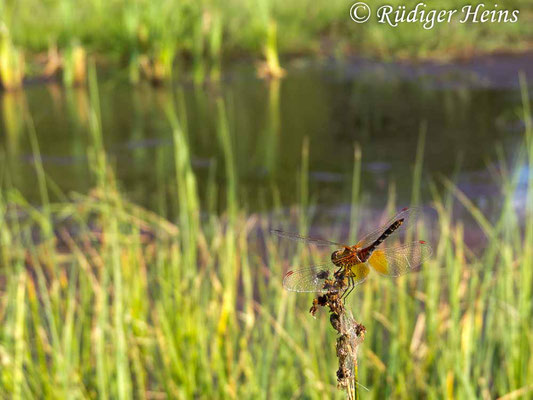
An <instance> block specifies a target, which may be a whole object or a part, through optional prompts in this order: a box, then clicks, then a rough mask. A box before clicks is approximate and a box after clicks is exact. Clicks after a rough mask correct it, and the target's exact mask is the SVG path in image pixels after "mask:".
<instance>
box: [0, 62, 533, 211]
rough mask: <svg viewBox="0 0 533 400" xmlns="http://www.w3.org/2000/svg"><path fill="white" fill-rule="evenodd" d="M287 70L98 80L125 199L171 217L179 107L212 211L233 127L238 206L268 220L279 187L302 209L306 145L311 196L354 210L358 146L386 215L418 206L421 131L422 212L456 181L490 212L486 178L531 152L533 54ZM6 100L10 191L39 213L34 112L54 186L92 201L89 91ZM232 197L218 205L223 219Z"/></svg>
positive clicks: (34, 90) (373, 199)
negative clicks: (388, 208)
mask: <svg viewBox="0 0 533 400" xmlns="http://www.w3.org/2000/svg"><path fill="white" fill-rule="evenodd" d="M286 67H287V71H288V74H287V76H286V77H285V78H284V79H282V80H281V81H264V80H260V79H258V78H256V74H255V70H254V68H253V66H251V65H250V64H248V63H244V62H242V63H237V64H235V65H232V66H231V67H228V68H226V70H227V71H228V72H227V73H226V74H225V75H224V77H223V80H222V82H221V83H220V84H218V85H207V86H195V85H193V84H191V83H188V82H187V80H186V79H184V80H183V82H182V81H181V80H180V79H177V81H178V82H177V83H175V84H174V85H172V86H170V87H157V88H155V87H151V86H149V85H147V84H145V85H140V86H136V87H134V86H131V85H129V84H128V83H127V82H126V80H125V78H124V76H122V75H113V74H110V73H109V72H106V71H99V75H98V77H99V94H100V107H101V118H102V130H103V135H104V142H105V148H106V150H107V152H108V154H109V159H110V161H111V163H112V165H113V166H114V169H115V172H116V174H117V176H118V178H119V181H120V183H121V188H122V189H123V190H124V191H125V192H126V193H127V195H128V197H129V198H130V199H131V200H133V201H135V202H137V203H140V204H143V205H145V206H147V207H149V208H151V209H155V210H158V207H160V206H159V205H158V204H159V200H158V199H160V196H161V195H164V197H165V198H166V199H168V200H169V201H172V196H173V193H174V191H173V189H172V188H168V187H166V185H165V183H166V182H170V181H172V180H173V176H174V160H173V154H174V148H173V141H172V131H171V129H170V124H169V122H168V118H167V112H166V110H167V109H168V108H173V109H174V110H175V111H176V113H177V115H178V118H179V119H180V122H181V124H182V126H184V128H185V130H186V132H187V135H188V140H189V146H190V154H191V157H192V162H193V167H194V170H195V171H196V172H197V176H198V182H199V187H200V192H201V196H202V199H203V201H206V202H207V199H206V196H207V192H208V191H207V189H206V182H207V181H208V177H209V176H212V177H213V179H214V180H215V181H216V182H217V183H218V184H219V187H220V188H221V190H220V191H219V192H220V193H224V190H223V188H224V185H225V184H226V181H225V179H226V174H225V171H224V166H225V162H226V160H227V148H226V150H225V149H224V146H223V143H222V141H221V139H220V135H219V134H218V132H219V129H220V126H221V120H224V119H225V120H226V121H227V124H228V128H229V132H230V136H231V145H230V146H231V153H232V157H233V160H234V164H235V169H236V174H237V176H238V190H239V193H240V196H239V201H240V203H241V205H242V206H244V207H246V208H247V210H249V211H257V210H262V209H263V208H264V207H267V208H268V202H267V204H266V205H265V201H264V199H265V198H270V199H271V195H270V197H268V196H269V194H268V193H269V192H270V191H271V188H272V187H276V186H277V187H278V188H279V189H280V190H279V197H280V201H281V203H282V205H284V206H290V205H292V204H296V203H297V202H298V189H297V188H298V180H299V178H298V171H299V169H300V167H301V162H302V156H301V154H302V145H303V143H304V141H305V140H306V138H307V140H308V143H309V173H310V183H309V185H310V186H309V191H310V195H311V198H312V199H313V201H314V202H316V204H319V205H321V206H324V207H333V208H335V207H341V206H342V205H343V204H345V203H346V202H347V201H348V199H349V198H350V190H351V189H350V186H351V181H352V171H353V165H354V161H353V160H354V145H355V144H356V143H357V144H358V146H360V148H361V151H362V176H361V192H362V194H363V196H364V198H366V199H367V201H368V202H369V203H371V204H374V205H375V206H377V207H381V206H383V205H384V204H385V203H386V200H387V196H388V193H389V187H390V182H392V181H394V182H396V185H395V187H396V192H397V198H398V200H397V202H398V203H399V204H407V203H409V201H410V195H411V188H412V181H413V178H412V177H413V166H414V162H415V157H416V153H417V146H418V143H419V142H420V135H421V132H425V136H424V138H425V141H424V142H423V143H424V152H423V172H422V202H427V201H428V200H429V199H430V193H429V189H428V185H427V182H429V181H431V180H435V181H437V182H438V180H439V179H440V178H441V177H442V176H444V177H449V178H451V179H453V180H455V181H457V182H458V183H459V184H460V186H461V188H462V189H464V190H465V191H466V192H467V194H468V195H469V196H471V197H472V198H474V199H476V201H477V202H479V203H480V204H483V202H486V201H490V198H491V196H492V195H493V193H494V188H493V187H492V186H491V182H492V181H491V178H490V176H489V173H488V168H487V167H488V165H491V164H493V163H495V157H496V154H497V153H496V151H497V148H498V146H501V147H502V148H503V149H504V150H505V152H506V154H508V155H511V154H513V152H515V151H516V148H517V147H518V146H520V143H521V141H522V136H523V121H522V119H521V118H522V115H521V94H520V87H519V78H518V75H519V72H520V71H523V73H524V75H525V76H526V77H527V76H529V79H528V81H529V82H531V81H532V80H533V78H532V72H533V56H532V55H531V54H525V55H519V56H505V57H504V56H499V57H496V56H494V57H486V58H478V59H475V60H472V61H468V62H463V63H456V64H449V65H438V64H421V65H408V64H389V63H377V62H371V61H364V60H348V61H346V62H343V63H338V62H330V61H321V62H307V61H305V60H303V61H302V60H294V61H291V62H288V63H287V65H286ZM178 78H179V77H178ZM530 88H531V85H530ZM0 96H1V99H0V100H1V105H2V113H1V119H2V120H1V121H0V127H1V129H2V135H1V141H0V146H1V150H2V154H3V158H4V161H3V165H4V167H6V168H7V169H9V171H10V174H9V176H10V177H11V178H10V179H11V180H12V182H11V184H12V185H13V186H15V187H17V188H18V189H19V190H20V191H21V192H22V193H23V195H24V196H25V197H26V198H28V199H29V200H30V201H32V202H36V203H38V202H39V192H38V187H37V185H36V179H35V172H34V166H33V158H34V157H33V152H32V149H31V145H30V140H29V135H28V131H27V129H26V128H25V125H26V123H25V122H24V116H23V115H24V112H23V110H24V109H27V110H29V114H30V115H31V117H32V120H33V123H34V126H35V130H36V132H37V138H38V141H39V145H40V151H41V154H42V159H43V163H44V168H45V171H46V172H47V174H48V176H49V178H50V180H51V181H53V182H54V183H55V184H56V185H57V187H58V188H60V189H61V191H63V192H64V193H68V192H70V191H79V192H87V191H88V190H89V189H90V188H91V187H92V186H93V185H94V182H93V181H92V179H91V174H90V170H89V168H90V165H89V164H90V162H89V161H88V159H87V151H86V150H87V146H88V145H89V144H90V142H91V139H90V134H89V123H88V119H89V112H88V109H89V108H88V107H89V104H90V96H89V93H88V91H87V90H86V89H83V88H78V89H64V88H62V87H61V86H59V85H57V84H43V83H34V84H30V85H28V86H27V89H26V90H25V91H24V92H23V93H18V94H14V93H0ZM210 174H211V175H210ZM167 186H168V185H167ZM52 196H53V197H55V198H57V196H58V195H57V194H54V193H52ZM265 196H266V197H265ZM223 197H224V196H223V195H222V194H220V196H219V198H218V199H217V200H216V203H217V204H218V209H219V210H221V209H223V208H224V205H223V204H224V198H223Z"/></svg>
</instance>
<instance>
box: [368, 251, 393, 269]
mask: <svg viewBox="0 0 533 400" xmlns="http://www.w3.org/2000/svg"><path fill="white" fill-rule="evenodd" d="M368 263H369V264H370V265H371V267H372V268H374V269H375V270H376V271H377V272H379V273H380V274H384V275H386V274H388V273H389V269H388V265H389V263H388V261H387V257H386V255H385V252H384V251H383V250H375V251H374V252H373V253H372V254H371V256H370V258H369V259H368Z"/></svg>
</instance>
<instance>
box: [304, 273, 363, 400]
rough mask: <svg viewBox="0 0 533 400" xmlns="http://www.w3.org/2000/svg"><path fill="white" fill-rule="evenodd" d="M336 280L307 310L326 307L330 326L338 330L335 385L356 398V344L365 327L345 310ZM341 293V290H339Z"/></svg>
mask: <svg viewBox="0 0 533 400" xmlns="http://www.w3.org/2000/svg"><path fill="white" fill-rule="evenodd" d="M337 286H338V285H337V282H334V283H333V284H332V287H331V290H330V291H328V292H326V294H324V295H321V296H319V297H317V298H315V299H314V300H313V306H312V307H311V309H310V310H309V312H310V313H311V314H312V315H313V316H314V315H315V314H316V312H317V311H318V306H321V307H328V308H329V312H330V318H329V319H330V322H331V326H333V328H334V329H335V330H336V331H337V332H338V334H339V336H338V337H337V343H336V349H337V358H338V359H339V369H338V370H337V386H338V387H339V388H340V389H344V390H346V393H347V398H348V399H350V400H351V399H357V398H359V396H358V388H357V385H358V382H357V346H359V344H360V343H361V342H362V341H363V340H364V338H365V332H366V328H365V327H364V325H362V324H360V323H358V322H356V321H355V319H354V318H353V316H352V313H351V312H350V311H348V310H346V307H345V306H344V302H343V300H342V297H341V295H340V293H339V290H337ZM341 293H342V292H341Z"/></svg>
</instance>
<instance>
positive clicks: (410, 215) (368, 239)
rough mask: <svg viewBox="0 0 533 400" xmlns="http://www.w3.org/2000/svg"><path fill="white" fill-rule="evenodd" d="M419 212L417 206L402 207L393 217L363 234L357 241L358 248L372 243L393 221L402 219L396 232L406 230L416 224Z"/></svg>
mask: <svg viewBox="0 0 533 400" xmlns="http://www.w3.org/2000/svg"><path fill="white" fill-rule="evenodd" d="M419 214H420V209H418V208H404V209H402V210H401V211H400V212H399V213H398V214H396V215H395V216H394V217H392V218H391V219H390V220H389V221H387V222H386V223H385V224H383V225H382V226H380V227H379V228H378V229H376V230H375V231H373V232H370V233H368V234H367V235H365V236H364V237H363V238H362V239H361V240H360V241H359V242H358V243H357V246H358V247H359V248H362V249H364V248H365V247H368V246H370V245H371V244H373V243H374V242H375V241H376V240H377V239H379V237H380V236H381V235H382V234H383V233H384V232H385V231H386V230H387V228H389V227H390V226H391V225H392V224H393V223H394V222H395V221H398V220H401V219H403V223H402V225H401V226H400V227H399V228H398V229H397V232H400V231H406V230H407V229H408V228H409V227H411V226H414V225H416V220H417V219H418V216H419Z"/></svg>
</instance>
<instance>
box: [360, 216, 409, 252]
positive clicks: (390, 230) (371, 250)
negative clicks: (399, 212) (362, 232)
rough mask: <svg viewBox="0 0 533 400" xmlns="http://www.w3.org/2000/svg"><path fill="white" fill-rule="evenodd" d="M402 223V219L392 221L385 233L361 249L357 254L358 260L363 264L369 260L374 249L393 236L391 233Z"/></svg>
mask: <svg viewBox="0 0 533 400" xmlns="http://www.w3.org/2000/svg"><path fill="white" fill-rule="evenodd" d="M403 221H404V219H403V218H402V219H399V220H397V221H394V223H393V224H392V225H391V226H389V227H388V228H387V229H386V230H385V232H383V233H382V234H381V236H380V237H378V238H377V239H376V241H375V242H374V243H372V244H371V245H370V246H368V247H366V248H364V249H362V250H361V251H360V252H359V258H360V259H361V261H362V262H365V261H367V260H368V259H369V258H370V255H371V254H372V252H373V251H374V250H375V249H376V247H378V246H379V245H380V244H381V243H383V241H384V240H385V239H387V238H388V237H389V236H390V235H392V234H393V232H394V231H395V230H396V229H398V228H399V227H400V226H402V224H403Z"/></svg>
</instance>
